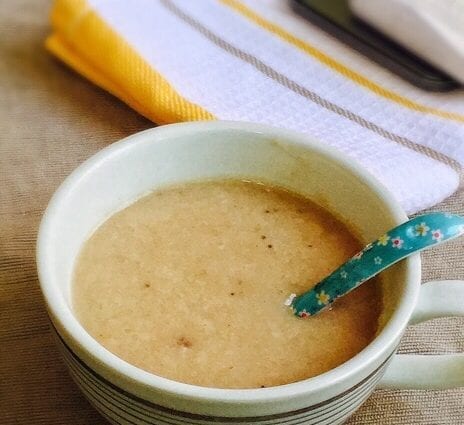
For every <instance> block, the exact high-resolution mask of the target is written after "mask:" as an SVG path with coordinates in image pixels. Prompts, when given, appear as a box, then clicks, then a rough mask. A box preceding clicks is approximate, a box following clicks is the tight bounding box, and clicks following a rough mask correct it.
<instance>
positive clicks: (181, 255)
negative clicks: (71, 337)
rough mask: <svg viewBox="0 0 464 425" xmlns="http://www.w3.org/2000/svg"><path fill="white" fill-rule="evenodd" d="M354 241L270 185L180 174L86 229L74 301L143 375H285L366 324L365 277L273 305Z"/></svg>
mask: <svg viewBox="0 0 464 425" xmlns="http://www.w3.org/2000/svg"><path fill="white" fill-rule="evenodd" d="M359 248H360V244H359V242H358V241H357V240H356V238H355V237H354V236H353V235H352V234H351V233H350V232H349V230H348V229H347V228H346V227H345V226H344V225H343V224H342V223H340V222H339V221H337V220H336V219H335V218H334V217H333V216H331V215H330V214H329V213H328V212H327V211H326V210H324V209H322V208H320V207H318V206H316V205H315V204H314V203H312V202H311V201H308V200H306V199H304V198H302V197H299V196H297V195H295V194H292V193H289V192H287V191H284V190H282V189H278V188H272V187H268V186H264V185H261V184H256V183H251V182H242V181H211V182H199V183H189V184H185V185H182V186H175V187H171V188H166V189H163V190H159V191H155V192H153V193H152V194H150V195H148V196H146V197H144V198H142V199H140V200H138V201H137V202H135V203H134V204H132V205H131V206H129V207H128V208H126V209H124V210H122V211H120V212H118V213H116V214H114V215H113V216H112V217H111V218H109V219H108V220H107V221H106V222H105V223H104V224H103V225H102V226H100V227H99V228H98V229H97V230H96V232H95V233H94V234H93V235H92V236H91V237H90V239H89V240H88V241H87V243H86V244H85V245H84V247H83V249H82V252H81V254H80V256H79V259H78V262H77V265H76V268H75V273H74V282H73V308H74V310H75V312H76V314H77V316H78V318H79V320H80V322H81V323H82V325H83V326H84V327H85V328H86V329H87V331H88V332H89V333H90V334H91V335H92V336H93V337H94V338H95V339H96V340H98V341H99V342H100V343H101V344H102V345H103V346H105V347H106V348H107V349H108V350H110V351H111V352H113V353H114V354H116V355H117V356H119V357H121V358H122V359H124V360H126V361H127V362H129V363H132V364H133V365H136V366H138V367H140V368H142V369H145V370H147V371H149V372H152V373H154V374H157V375H160V376H163V377H167V378H170V379H174V380H177V381H181V382H186V383H191V384H196V385H201V386H209V387H221V388H259V387H262V386H264V387H268V386H275V385H280V384H285V383H290V382H294V381H298V380H302V379H305V378H308V377H311V376H314V375H318V374H320V373H322V372H325V371H328V370H329V369H332V368H334V367H336V366H338V365H340V364H341V363H343V362H344V361H346V360H348V359H349V358H351V357H352V356H353V355H355V354H356V353H358V352H359V351H360V350H362V349H363V348H364V347H365V346H366V345H367V344H368V343H369V342H370V341H371V340H372V338H373V337H374V335H375V332H376V330H377V319H378V316H379V311H380V303H381V301H380V300H381V296H380V289H379V288H378V285H377V283H376V281H375V280H374V281H372V282H368V283H366V284H364V285H362V286H361V287H360V288H358V289H357V290H355V291H353V292H352V293H351V294H349V295H348V296H346V297H344V298H342V299H340V300H339V301H337V302H336V303H335V304H334V306H333V308H332V309H331V310H328V311H325V312H323V313H321V314H320V315H318V316H316V317H312V318H309V319H297V318H295V317H293V316H292V315H291V314H290V312H289V311H288V309H287V308H286V307H284V305H283V303H284V301H285V299H286V297H287V296H288V294H290V293H292V292H295V293H299V292H302V291H304V290H306V289H308V288H309V287H311V286H312V285H314V284H315V283H317V282H318V280H320V279H321V278H323V277H325V276H326V275H327V274H328V273H330V272H331V271H332V270H333V269H335V268H336V267H337V266H338V265H340V264H341V263H342V262H344V261H345V260H346V259H348V258H349V257H350V256H351V255H352V254H354V253H355V252H356V251H357V250H358V249H359Z"/></svg>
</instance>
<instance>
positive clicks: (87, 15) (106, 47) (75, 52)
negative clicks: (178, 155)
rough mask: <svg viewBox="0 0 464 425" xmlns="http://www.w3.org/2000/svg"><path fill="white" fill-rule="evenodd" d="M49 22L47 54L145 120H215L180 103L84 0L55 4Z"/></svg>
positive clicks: (199, 110) (148, 66)
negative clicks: (133, 110)
mask: <svg viewBox="0 0 464 425" xmlns="http://www.w3.org/2000/svg"><path fill="white" fill-rule="evenodd" d="M51 19H52V25H53V28H54V33H53V34H52V35H51V36H50V37H49V38H48V39H47V41H46V46H47V48H48V49H49V50H50V51H51V52H52V53H53V54H55V55H56V56H57V57H59V58H60V59H61V60H62V61H63V62H65V63H66V64H67V65H69V66H70V67H72V68H73V69H75V70H76V71H77V72H78V73H80V74H82V75H83V76H85V77H86V78H88V79H89V80H91V81H92V82H94V83H95V84H97V85H98V86H100V87H102V88H103V89H105V90H107V91H109V92H110V93H112V94H113V95H115V96H117V97H118V98H120V99H121V100H123V101H124V102H125V103H127V104H128V105H129V106H131V107H132V108H134V109H135V110H136V111H138V112H139V113H140V114H142V115H144V116H145V117H147V118H148V119H150V120H152V121H154V122H156V123H159V124H165V123H172V122H179V121H197V120H212V119H215V117H214V116H213V115H212V114H211V113H209V112H208V111H206V110H205V109H203V108H202V107H200V106H198V105H196V104H194V103H192V102H189V101H188V100H186V99H184V98H183V97H182V96H181V95H180V94H179V93H178V92H177V91H176V90H175V89H174V88H173V87H172V86H171V85H170V84H169V82H168V81H167V80H166V79H165V78H164V77H163V76H162V75H161V74H160V73H158V72H157V71H156V70H155V69H153V67H152V66H151V65H149V64H148V63H147V62H146V61H145V60H144V59H143V58H142V57H141V56H140V55H139V54H138V53H136V52H135V51H134V49H133V48H132V47H131V46H130V45H129V44H128V43H127V42H126V41H125V40H124V39H123V38H122V37H120V36H119V35H118V34H117V33H116V32H115V31H113V30H112V29H111V28H110V27H109V26H108V25H107V24H106V23H105V22H104V21H103V20H102V19H101V18H100V17H99V16H98V14H97V13H95V12H94V11H93V10H92V9H91V8H90V7H89V6H88V5H87V3H86V2H85V0H58V1H56V2H55V4H54V7H53V10H52V16H51Z"/></svg>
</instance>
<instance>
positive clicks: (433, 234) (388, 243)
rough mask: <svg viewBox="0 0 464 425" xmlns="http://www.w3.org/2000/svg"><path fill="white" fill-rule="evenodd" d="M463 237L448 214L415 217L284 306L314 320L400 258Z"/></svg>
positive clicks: (462, 222) (459, 223) (461, 226)
mask: <svg viewBox="0 0 464 425" xmlns="http://www.w3.org/2000/svg"><path fill="white" fill-rule="evenodd" d="M462 234H464V217H460V216H458V215H453V214H448V213H431V214H425V215H421V216H418V217H415V218H413V219H412V220H409V221H407V222H406V223H403V224H400V225H399V226H398V227H395V228H394V229H392V230H390V231H389V232H387V233H386V234H385V235H383V236H381V237H380V238H379V239H377V240H376V241H374V242H372V243H370V244H368V245H367V246H366V247H365V248H364V249H363V250H362V251H360V252H358V253H357V254H356V255H354V256H353V257H352V258H351V259H349V260H348V261H347V262H346V263H345V264H343V265H342V266H340V267H339V268H338V269H337V270H335V271H334V272H333V273H332V274H331V275H329V276H328V277H326V278H325V279H323V280H321V281H320V282H319V283H318V284H317V285H316V286H314V288H312V289H311V290H309V291H308V292H305V293H304V294H301V295H298V296H296V295H294V294H292V295H291V296H290V297H289V298H288V300H287V301H286V305H288V306H289V307H290V308H291V309H292V311H293V313H294V314H295V315H296V316H298V317H308V316H313V315H315V314H317V313H319V312H320V311H321V310H323V309H325V308H327V307H329V306H330V305H331V304H332V303H333V302H334V301H335V300H336V299H337V298H339V297H341V296H343V295H345V294H347V293H348V292H350V291H352V290H353V289H355V288H357V287H358V286H359V285H361V284H362V283H364V282H365V281H366V280H368V279H370V278H372V277H374V276H376V275H377V274H379V273H380V272H381V271H382V270H385V269H386V268H388V267H390V266H391V265H393V264H395V263H397V262H398V261H400V260H402V259H403V258H406V257H408V256H409V255H411V254H413V253H415V252H418V251H422V250H423V249H426V248H430V247H433V246H436V245H438V244H440V243H442V242H445V241H448V240H450V239H453V238H456V237H458V236H460V235H462Z"/></svg>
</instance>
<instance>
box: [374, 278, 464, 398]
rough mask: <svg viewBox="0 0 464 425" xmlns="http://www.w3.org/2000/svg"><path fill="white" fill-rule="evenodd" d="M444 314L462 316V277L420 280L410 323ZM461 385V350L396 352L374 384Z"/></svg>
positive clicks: (403, 386)
mask: <svg viewBox="0 0 464 425" xmlns="http://www.w3.org/2000/svg"><path fill="white" fill-rule="evenodd" d="M446 316H464V281H461V280H444V281H435V282H428V283H424V284H423V285H422V287H421V291H420V295H419V301H418V303H417V306H416V309H415V311H414V313H413V316H412V318H411V320H410V322H409V323H410V324H415V323H420V322H423V321H425V320H429V319H435V318H437V317H446ZM461 386H464V353H463V354H445V355H419V354H396V355H395V356H393V359H392V361H391V363H390V365H389V366H388V368H387V371H386V373H385V375H384V376H383V378H382V379H381V380H380V383H379V386H378V388H390V389H392V388H394V389H417V390H425V389H429V390H430V389H449V388H457V387H461Z"/></svg>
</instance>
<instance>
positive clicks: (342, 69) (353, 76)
mask: <svg viewBox="0 0 464 425" xmlns="http://www.w3.org/2000/svg"><path fill="white" fill-rule="evenodd" d="M219 1H220V2H221V3H223V4H224V5H226V6H228V7H230V8H231V9H233V10H235V11H236V12H238V13H240V14H241V15H242V16H244V17H246V18H247V19H249V20H250V21H252V22H254V23H256V24H257V25H259V26H260V27H262V28H264V29H265V30H267V31H269V32H271V33H273V34H275V35H276V36H278V37H279V38H281V39H282V40H284V41H286V42H287V43H290V44H292V45H293V46H295V47H297V48H298V49H300V50H302V51H304V52H305V53H307V54H308V55H310V56H312V57H314V58H315V59H317V60H318V61H320V62H321V63H323V64H324V65H327V66H328V67H329V68H331V69H333V70H334V71H336V72H338V73H340V74H342V75H344V76H345V77H347V78H349V79H350V80H352V81H355V82H356V83H358V84H359V85H361V86H363V87H365V88H367V89H369V90H371V91H372V92H374V93H376V94H377V95H379V96H382V97H384V98H386V99H389V100H391V101H393V102H395V103H398V104H399V105H402V106H404V107H406V108H409V109H412V110H414V111H418V112H423V113H426V114H431V115H435V116H438V117H441V118H446V119H449V120H453V121H458V122H464V115H462V114H458V113H455V112H447V111H442V110H439V109H436V108H433V107H430V106H426V105H421V104H420V103H417V102H415V101H413V100H411V99H408V98H407V97H405V96H402V95H400V94H398V93H395V92H393V91H391V90H389V89H386V88H384V87H382V86H380V85H379V84H377V83H375V82H373V81H371V80H369V79H368V78H366V77H364V76H363V75H361V74H359V73H358V72H356V71H354V70H352V69H350V68H348V67H347V66H346V65H343V64H342V63H341V62H339V61H337V60H336V59H334V58H332V57H330V56H329V55H327V54H326V53H324V52H323V51H321V50H319V49H318V48H316V47H314V46H312V45H311V44H309V43H307V42H305V41H303V40H302V39H300V38H298V37H296V36H294V35H293V34H291V33H290V32H288V31H287V30H285V29H284V28H282V27H280V26H279V25H277V24H274V23H272V22H270V21H268V20H266V19H264V18H263V17H261V16H260V15H259V14H257V13H256V12H254V11H253V10H251V9H250V8H249V7H247V6H246V5H244V4H243V3H242V2H241V1H239V0H219Z"/></svg>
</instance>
